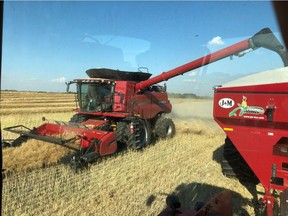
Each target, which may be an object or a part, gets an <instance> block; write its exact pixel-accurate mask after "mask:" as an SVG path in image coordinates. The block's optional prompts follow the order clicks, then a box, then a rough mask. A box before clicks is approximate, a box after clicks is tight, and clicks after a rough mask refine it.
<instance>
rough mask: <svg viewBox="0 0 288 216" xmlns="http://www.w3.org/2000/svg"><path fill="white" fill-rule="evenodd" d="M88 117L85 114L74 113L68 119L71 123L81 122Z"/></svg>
mask: <svg viewBox="0 0 288 216" xmlns="http://www.w3.org/2000/svg"><path fill="white" fill-rule="evenodd" d="M88 119H89V117H88V116H87V115H83V114H75V115H73V116H72V118H71V119H70V122H71V123H82V122H84V121H87V120H88Z"/></svg>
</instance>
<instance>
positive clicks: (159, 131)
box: [154, 117, 175, 138]
mask: <svg viewBox="0 0 288 216" xmlns="http://www.w3.org/2000/svg"><path fill="white" fill-rule="evenodd" d="M154 128H155V130H154V133H155V135H156V137H159V138H172V137H173V136H174V135H175V125H174V122H173V121H172V119H170V118H164V117H160V118H158V119H157V121H156V122H155V126H154Z"/></svg>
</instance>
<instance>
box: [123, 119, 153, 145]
mask: <svg viewBox="0 0 288 216" xmlns="http://www.w3.org/2000/svg"><path fill="white" fill-rule="evenodd" d="M132 125H133V128H131V126H132ZM126 134H127V146H128V148H131V149H140V148H144V147H145V146H147V145H149V143H150V138H151V127H150V124H149V123H148V122H147V121H144V120H142V119H133V120H132V121H131V124H130V125H129V127H128V129H127V130H126Z"/></svg>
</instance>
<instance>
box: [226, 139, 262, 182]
mask: <svg viewBox="0 0 288 216" xmlns="http://www.w3.org/2000/svg"><path fill="white" fill-rule="evenodd" d="M221 168H222V173H223V174H224V175H225V176H227V177H230V178H231V177H232V178H233V177H236V178H238V179H239V180H240V181H243V182H249V183H253V184H258V183H259V180H258V178H257V176H256V175H255V174H254V172H253V170H252V169H251V168H250V167H249V165H248V164H247V163H246V161H245V160H244V158H243V157H242V156H241V155H240V153H239V151H238V150H237V149H236V147H235V146H234V144H233V143H232V142H231V140H230V139H229V137H226V139H225V143H224V147H223V159H222V162H221Z"/></svg>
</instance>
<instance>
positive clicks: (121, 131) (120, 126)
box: [115, 122, 127, 143]
mask: <svg viewBox="0 0 288 216" xmlns="http://www.w3.org/2000/svg"><path fill="white" fill-rule="evenodd" d="M126 130H127V124H126V123H125V122H117V129H116V132H115V133H116V140H117V142H121V143H122V142H125V140H124V135H125V131H126Z"/></svg>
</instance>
